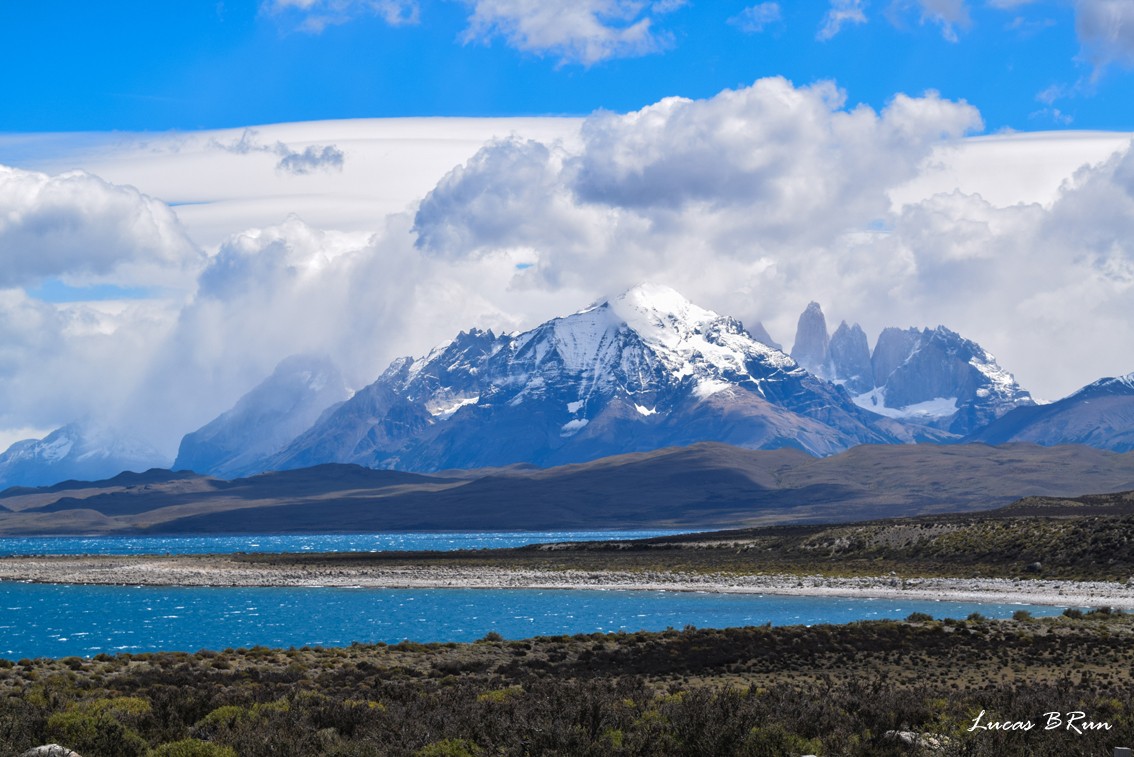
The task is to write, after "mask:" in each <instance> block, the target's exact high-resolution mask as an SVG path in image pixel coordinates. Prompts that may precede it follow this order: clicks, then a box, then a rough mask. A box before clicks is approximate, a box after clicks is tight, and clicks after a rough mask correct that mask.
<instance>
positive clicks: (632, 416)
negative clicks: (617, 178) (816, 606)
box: [264, 284, 909, 471]
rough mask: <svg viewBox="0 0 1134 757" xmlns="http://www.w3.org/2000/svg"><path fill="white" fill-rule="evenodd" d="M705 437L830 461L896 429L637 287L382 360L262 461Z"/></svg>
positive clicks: (741, 337) (902, 437)
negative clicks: (533, 323)
mask: <svg viewBox="0 0 1134 757" xmlns="http://www.w3.org/2000/svg"><path fill="white" fill-rule="evenodd" d="M706 440H714V441H722V442H728V443H732V444H737V445H740V446H744V447H750V448H778V447H796V448H800V449H804V450H806V451H808V452H811V453H813V454H830V453H833V452H837V451H839V450H842V449H845V448H847V447H849V446H853V445H855V444H859V443H864V442H873V443H885V442H895V441H906V440H909V435H908V434H905V433H904V432H903V429H902V428H901V427H900V424H895V423H892V422H888V421H886V420H885V419H881V418H878V417H877V416H875V415H872V414H870V413H867V412H864V411H863V410H861V409H860V408H858V407H857V406H855V405H854V403H853V402H852V401H851V399H850V396H849V395H848V394H847V393H846V392H845V391H844V390H843V389H841V388H840V387H837V386H835V385H833V384H830V383H828V382H826V381H823V380H821V379H818V378H816V377H815V376H813V375H811V374H810V373H808V372H807V371H805V370H803V369H802V368H801V367H800V366H799V365H798V364H797V363H796V362H795V361H794V360H792V359H791V358H789V357H788V356H787V355H785V354H784V353H782V352H780V351H779V350H776V349H775V348H773V347H770V346H768V345H767V344H764V343H763V342H761V341H759V340H757V339H755V338H753V337H752V336H751V335H750V334H749V333H748V332H747V331H745V329H744V327H743V326H742V325H741V324H740V322H738V321H736V320H734V319H732V318H728V317H725V316H721V315H718V314H717V313H714V312H712V311H709V310H705V309H703V308H700V307H698V306H696V305H694V304H692V303H690V302H689V301H687V300H686V299H685V298H683V297H682V296H681V295H680V294H678V293H677V292H675V291H673V290H672V289H669V288H667V287H663V286H656V285H650V284H644V285H640V286H638V287H635V288H633V289H631V290H629V291H627V292H625V293H623V294H622V295H620V296H618V297H614V298H611V299H607V300H604V301H601V302H598V303H596V304H595V305H592V306H591V307H589V308H587V309H585V310H582V311H580V312H578V313H575V314H573V315H569V316H566V317H563V318H556V319H554V320H551V321H549V322H547V323H544V324H542V325H540V326H538V327H536V328H534V329H532V330H531V331H527V332H524V333H518V334H507V335H504V334H501V335H497V334H494V333H492V332H491V331H487V332H486V331H479V330H473V331H469V332H462V333H461V334H459V335H458V336H457V337H456V338H455V339H454V340H453V341H451V342H449V343H448V344H445V345H442V346H440V347H438V348H436V349H435V350H433V351H432V352H431V353H430V354H429V355H427V356H425V357H423V358H420V359H417V360H413V359H411V358H402V359H399V360H396V361H394V362H393V363H392V364H391V365H390V367H389V368H388V369H387V370H386V371H385V373H384V374H383V375H382V376H381V377H380V378H379V379H378V380H377V381H375V382H374V383H373V384H371V385H370V386H368V387H366V388H365V389H362V390H361V391H359V392H358V393H357V394H355V395H354V396H353V397H352V398H351V399H349V400H347V401H346V402H344V403H342V404H341V405H339V406H337V407H335V408H333V409H331V410H329V411H328V412H326V413H325V414H324V415H323V417H322V418H321V419H320V420H319V421H318V422H317V423H315V425H314V426H313V427H312V428H311V429H309V430H308V431H306V432H305V433H303V434H302V435H300V436H299V437H298V438H297V439H295V441H293V442H292V443H291V444H290V445H288V447H287V448H286V449H285V450H284V451H283V452H281V453H280V454H279V455H277V456H275V457H274V458H272V459H271V460H269V461H266V463H265V466H264V467H265V468H295V467H304V466H308V465H314V464H318V463H325V462H344V463H347V462H349V463H358V464H361V465H366V466H370V467H392V468H399V469H402V470H415V471H431V470H442V469H446V468H469V467H481V466H499V465H508V464H513V463H535V464H539V465H547V464H558V463H567V462H577V461H584V460H591V459H595V458H598V457H602V456H604V455H609V454H614V453H623V452H632V451H644V450H650V449H656V448H660V447H664V446H669V445H680V444H689V443H693V442H698V441H706Z"/></svg>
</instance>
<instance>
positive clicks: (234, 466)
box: [173, 355, 351, 478]
mask: <svg viewBox="0 0 1134 757" xmlns="http://www.w3.org/2000/svg"><path fill="white" fill-rule="evenodd" d="M350 394H351V393H350V390H349V389H348V388H347V386H346V384H345V383H344V381H343V377H342V375H341V374H340V373H339V370H338V368H337V367H336V366H335V365H334V363H332V362H331V360H330V358H328V357H325V356H314V355H293V356H291V357H288V358H285V359H284V360H283V361H281V362H280V364H279V365H277V366H276V369H275V371H273V372H272V375H271V376H269V377H268V378H266V379H265V380H264V381H263V382H261V383H260V384H259V385H258V386H256V387H255V388H254V389H252V390H251V391H250V392H248V393H247V394H245V395H244V396H243V397H241V398H240V400H239V401H238V402H237V403H236V405H235V406H234V407H233V408H232V409H230V410H228V411H226V412H224V413H222V414H221V415H219V416H218V417H216V418H214V419H213V420H212V421H210V422H209V423H208V424H207V425H205V426H203V427H201V428H200V429H198V430H197V431H194V432H192V433H190V434H186V435H185V437H184V438H182V440H181V446H180V448H179V449H178V451H177V459H176V460H175V461H174V463H173V465H174V468H175V469H176V470H194V471H197V472H198V473H208V474H210V475H214V476H220V477H222V478H235V477H238V476H244V475H248V474H251V473H259V472H261V471H262V470H264V468H263V467H262V465H263V461H264V460H267V459H268V458H270V457H272V456H273V455H275V454H277V453H279V452H280V451H281V450H282V449H283V448H284V447H286V446H287V444H288V443H289V442H291V440H293V439H294V438H295V437H296V436H298V435H299V434H301V433H303V432H304V431H306V430H307V429H308V428H310V427H311V426H312V424H314V423H315V421H316V420H318V419H319V415H320V414H321V413H322V412H323V411H324V410H326V409H327V408H329V407H331V406H332V405H335V404H336V403H339V402H342V401H343V400H345V399H347V398H348V397H350Z"/></svg>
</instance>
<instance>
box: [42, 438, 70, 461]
mask: <svg viewBox="0 0 1134 757" xmlns="http://www.w3.org/2000/svg"><path fill="white" fill-rule="evenodd" d="M74 445H75V440H74V439H71V438H70V437H67V436H60V437H59V438H58V439H54V440H52V441H50V442H43V443H41V444H40V445H38V446H39V457H40V458H41V459H42V460H45V461H47V462H52V463H53V462H56V461H58V460H62V459H63V458H65V457H67V453H69V452H70V451H71V448H72V447H73V446H74Z"/></svg>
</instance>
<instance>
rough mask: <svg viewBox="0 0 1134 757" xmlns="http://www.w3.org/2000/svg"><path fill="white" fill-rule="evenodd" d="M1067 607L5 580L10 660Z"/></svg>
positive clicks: (1, 635)
mask: <svg viewBox="0 0 1134 757" xmlns="http://www.w3.org/2000/svg"><path fill="white" fill-rule="evenodd" d="M1020 609H1026V610H1029V611H1031V612H1032V613H1034V614H1035V615H1054V614H1057V613H1058V612H1060V611H1061V610H1062V608H1056V607H1045V606H1029V605H1010V604H1009V605H1003V604H978V603H974V602H933V601H924V600H904V599H862V598H839V597H789V596H774V595H730V594H710V593H694V592H664V591H597V590H585V591H566V590H529V589H343V588H194V587H185V588H170V587H136V586H76V585H66V584H63V585H60V584H25V583H10V582H8V583H6V582H0V657H3V658H7V659H11V660H16V659H20V658H25V657H28V658H34V657H66V656H69V655H80V656H90V655H95V654H98V653H100V652H106V653H110V654H114V653H118V652H143V651H144V652H151V651H189V652H191V651H196V650H198V649H226V648H230V647H231V648H237V647H250V646H254V645H258V644H259V645H264V646H270V647H293V646H294V647H300V646H345V645H349V644H350V643H351V642H354V641H359V642H377V641H382V642H386V643H393V642H398V641H402V640H404V639H412V640H414V641H421V642H431V641H442V642H444V641H472V640H475V639H478V638H481V637H482V636H484V635H485V634H486V633H488V632H489V631H496V632H498V633H500V634H502V635H503V636H504V637H506V638H511V639H518V638H526V637H530V636H537V635H555V634H576V633H592V632H614V631H638V630H653V631H660V630H664V629H666V628H669V627H672V628H682V627H684V626H686V625H694V626H698V627H701V628H725V627H730V626H748V625H760V624H763V623H772V624H773V625H793V624H808V625H810V624H816V623H848V622H851V621H855V620H865V619H880V618H904V617H906V616H907V615H909V614H910V613H912V612H926V613H929V614H931V615H933V616H934V617H935V618H942V617H952V618H964V617H966V616H968V615H969V614H970V613H973V612H980V613H982V614H984V615H986V616H988V617H993V618H1002V617H1009V616H1010V615H1011V614H1012V613H1013V612H1015V611H1016V610H1020Z"/></svg>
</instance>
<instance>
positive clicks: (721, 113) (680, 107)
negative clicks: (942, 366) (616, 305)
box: [415, 78, 980, 270]
mask: <svg viewBox="0 0 1134 757" xmlns="http://www.w3.org/2000/svg"><path fill="white" fill-rule="evenodd" d="M844 104H845V103H844V97H843V94H842V92H840V91H839V90H838V89H837V88H836V87H835V86H834V85H833V84H830V83H821V84H816V85H813V86H809V87H800V88H797V87H794V86H793V85H792V84H791V83H790V82H788V81H786V80H784V79H781V78H773V79H763V80H760V81H758V82H756V83H755V84H753V85H752V86H750V87H746V88H743V89H739V90H726V91H724V92H722V93H720V94H719V95H717V96H715V97H713V98H709V99H706V100H687V99H684V98H668V99H665V100H662V101H661V102H659V103H657V104H655V105H652V106H649V107H647V108H643V109H642V110H640V111H637V112H634V113H629V114H626V115H615V114H609V113H600V114H597V115H595V116H592V117H591V118H589V119H588V120H587V121H586V122H585V124H584V126H583V129H582V148H581V149H580V150H579V151H578V152H576V153H569V152H567V151H565V150H564V149H563V148H562V147H555V148H549V147H547V146H543V145H539V144H535V143H523V144H520V143H516V142H501V143H495V144H492V145H489V146H487V147H485V148H484V149H482V150H481V151H480V152H479V153H478V154H477V155H476V156H475V157H474V158H473V159H472V160H471V161H469V162H468V163H467V164H466V165H464V166H462V167H460V168H458V169H456V170H454V171H453V172H452V173H450V174H449V176H447V177H446V178H445V179H444V180H443V181H442V182H441V183H440V184H438V186H437V187H436V188H435V189H434V190H433V191H432V192H431V193H430V194H429V195H428V196H427V197H426V198H425V200H424V201H423V202H422V204H421V206H420V208H419V210H418V214H417V218H416V224H415V229H416V231H417V233H418V244H419V246H421V247H422V248H423V249H425V250H427V251H429V252H431V253H433V254H436V255H445V256H449V257H455V256H463V255H467V254H469V253H471V252H474V251H478V250H483V249H485V248H491V247H493V246H510V247H518V246H526V247H529V248H532V249H536V250H548V251H552V250H553V251H555V253H554V254H555V257H557V258H563V259H568V260H569V258H570V253H569V252H568V251H569V250H576V249H588V250H591V249H593V247H594V245H596V244H598V243H599V241H598V239H597V237H596V235H597V234H599V232H600V231H601V232H602V233H606V234H610V233H622V234H639V233H641V232H642V230H649V232H650V233H651V234H655V235H658V236H661V237H663V238H665V237H668V236H671V232H672V231H673V230H674V229H676V228H678V227H685V226H688V225H689V224H690V223H691V222H692V221H691V219H699V220H697V221H696V222H693V225H694V226H700V224H701V223H702V222H705V220H706V219H711V221H712V223H706V225H707V226H708V227H710V228H714V227H715V229H716V231H711V232H709V233H710V237H709V238H713V237H716V238H719V239H720V240H721V242H722V244H726V246H724V247H723V248H719V249H718V252H721V253H724V254H728V253H729V252H730V251H735V250H736V249H737V248H736V245H737V244H738V243H739V244H740V245H741V247H740V248H739V249H743V250H748V249H750V244H751V243H746V242H738V241H737V240H732V241H727V240H726V239H725V237H726V236H727V235H728V233H729V230H732V229H736V228H737V227H738V226H739V227H743V229H744V233H743V234H739V235H738V236H739V237H744V236H745V235H748V236H749V237H750V238H751V236H752V235H754V236H755V237H756V238H757V239H759V240H762V242H763V243H764V244H770V243H772V242H773V241H778V240H787V239H797V240H798V239H813V240H816V241H820V242H821V241H825V240H828V239H830V238H831V236H832V235H837V234H840V233H842V232H843V231H844V230H845V228H846V227H847V226H853V225H855V224H857V223H860V222H862V221H863V219H866V220H869V219H870V218H873V217H876V216H878V215H881V214H884V213H885V212H886V210H887V208H888V207H889V199H888V197H887V194H886V193H887V189H888V188H889V187H891V186H893V185H895V184H896V183H899V182H901V181H904V180H906V179H908V178H910V177H912V176H913V174H914V172H915V171H916V169H917V165H918V163H919V161H920V160H921V159H923V158H924V157H925V156H926V155H927V154H928V152H929V150H930V149H931V147H932V146H933V145H935V144H937V143H939V142H940V141H941V140H943V139H950V138H956V137H959V136H960V135H962V134H964V133H965V132H967V131H970V130H972V129H975V128H979V127H980V117H979V114H978V113H977V111H976V110H975V109H974V108H972V107H971V106H968V105H966V104H964V103H955V102H950V101H946V100H942V99H941V98H940V97H939V96H938V95H936V94H935V93H929V94H927V95H925V96H924V97H921V98H911V97H907V96H905V95H900V96H898V97H896V98H894V100H893V101H892V102H891V103H890V104H889V105H888V106H887V107H886V108H885V109H884V110H883V111H882V112H881V113H879V112H875V111H874V110H873V109H871V108H868V107H865V106H860V107H857V108H854V109H849V110H848V109H846V108H845V107H844ZM804 218H806V219H808V220H807V221H806V222H805V223H801V222H800V221H801V219H804ZM702 231H703V230H701V229H698V233H702ZM616 235H617V234H616ZM548 254H549V255H550V254H551V253H550V252H549V253H548ZM544 262H545V266H544V269H543V270H547V266H548V265H549V263H548V261H544ZM563 266H564V267H570V266H571V263H564V264H563Z"/></svg>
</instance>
